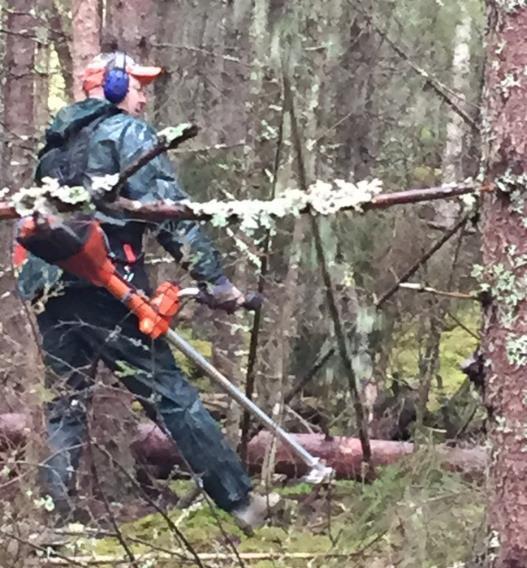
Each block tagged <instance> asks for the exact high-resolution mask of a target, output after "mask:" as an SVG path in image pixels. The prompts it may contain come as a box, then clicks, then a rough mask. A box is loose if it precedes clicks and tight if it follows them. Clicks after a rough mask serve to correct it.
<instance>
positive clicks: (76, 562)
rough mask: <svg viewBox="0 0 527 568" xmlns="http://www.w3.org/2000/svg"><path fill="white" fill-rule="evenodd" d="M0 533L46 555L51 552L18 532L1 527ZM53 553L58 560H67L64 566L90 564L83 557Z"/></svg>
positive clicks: (83, 567)
mask: <svg viewBox="0 0 527 568" xmlns="http://www.w3.org/2000/svg"><path fill="white" fill-rule="evenodd" d="M0 535H2V536H3V537H5V538H9V539H12V540H16V541H17V542H19V543H20V544H24V545H26V546H29V547H30V548H32V549H33V550H38V551H39V552H42V553H44V554H45V555H47V554H48V553H49V550H48V547H45V546H40V545H39V544H35V543H34V542H31V541H29V540H26V539H24V538H21V537H19V536H18V535H16V534H13V533H10V532H9V531H5V530H3V529H0ZM52 554H53V555H54V556H56V557H57V558H55V560H58V561H60V562H66V564H63V566H81V568H85V567H86V566H87V565H88V564H87V563H86V562H85V561H83V560H82V559H75V558H71V557H69V556H65V555H64V554H61V553H60V552H57V551H56V550H54V551H53V553H52ZM49 560H50V558H46V562H48V561H49Z"/></svg>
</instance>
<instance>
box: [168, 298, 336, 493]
mask: <svg viewBox="0 0 527 568" xmlns="http://www.w3.org/2000/svg"><path fill="white" fill-rule="evenodd" d="M198 294H199V290H198V289H197V288H186V289H183V290H181V291H180V297H181V298H184V297H195V296H198ZM165 337H166V338H167V340H168V341H169V342H170V343H171V344H172V345H173V346H174V347H175V348H176V349H178V350H179V351H181V352H182V353H183V354H184V355H185V356H186V357H188V358H189V359H190V360H191V361H192V362H193V363H194V364H195V365H197V366H198V367H199V368H200V369H201V370H202V371H203V372H204V373H205V374H206V375H207V376H208V377H210V378H211V379H212V380H213V381H215V382H216V383H218V384H219V385H220V387H221V388H222V389H223V390H224V391H225V392H226V393H227V394H228V395H229V396H231V397H232V398H233V399H234V400H235V401H236V402H237V403H238V404H240V405H241V406H242V407H243V408H244V409H245V410H247V411H248V412H250V413H251V414H252V415H253V416H254V417H255V418H257V419H258V421H259V422H260V423H261V424H262V425H263V426H264V427H265V428H267V429H268V430H269V431H271V432H273V433H274V434H276V436H277V437H278V438H280V440H281V441H282V442H283V443H284V444H286V445H287V446H288V447H289V448H291V450H292V451H293V452H294V453H295V454H296V455H297V456H298V457H299V458H300V459H301V460H302V461H303V462H304V463H305V464H306V465H307V466H308V467H309V471H308V473H307V474H306V476H305V480H306V481H308V482H309V483H322V482H325V481H328V480H329V479H330V478H331V477H332V475H333V473H334V472H333V469H332V468H330V467H328V466H326V465H325V464H324V463H323V462H322V461H321V460H320V459H319V458H316V457H314V456H312V455H311V454H310V453H309V452H308V451H307V450H306V449H305V448H304V447H302V446H301V445H300V444H299V443H298V442H297V441H296V440H295V439H294V438H293V437H292V436H291V435H290V434H288V433H287V432H286V431H285V430H284V429H283V428H282V427H281V426H279V425H278V424H277V423H276V422H275V421H274V420H273V419H272V418H270V417H269V416H268V415H267V414H266V413H265V412H264V411H263V410H262V409H261V408H259V407H258V406H257V405H256V404H254V402H253V401H252V400H250V399H248V398H247V397H246V396H245V395H244V394H243V393H242V392H241V391H240V390H239V389H238V388H236V387H235V386H234V385H233V384H232V383H231V382H230V381H229V379H227V377H225V376H224V375H222V374H221V373H220V372H219V371H218V369H216V368H215V367H214V366H213V365H211V364H210V363H209V362H208V361H207V359H205V357H203V356H202V355H201V354H200V353H198V352H197V351H196V350H195V349H194V348H193V347H192V346H191V345H190V344H189V343H187V342H186V341H185V340H184V339H183V338H181V337H180V336H179V335H178V334H177V333H176V332H175V331H173V330H172V329H169V330H168V331H167V333H166V335H165Z"/></svg>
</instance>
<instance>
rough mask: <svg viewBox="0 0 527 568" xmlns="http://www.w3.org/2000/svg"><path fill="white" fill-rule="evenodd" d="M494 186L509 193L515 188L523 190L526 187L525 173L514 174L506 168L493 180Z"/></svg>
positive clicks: (526, 174) (526, 178) (526, 177)
mask: <svg viewBox="0 0 527 568" xmlns="http://www.w3.org/2000/svg"><path fill="white" fill-rule="evenodd" d="M495 184H496V187H497V188H498V189H499V190H500V191H503V192H504V193H511V192H513V191H515V190H525V188H526V187H527V173H525V172H524V173H522V174H514V173H512V171H511V170H510V169H508V170H507V171H506V172H505V173H504V174H503V175H501V176H499V177H497V178H496V180H495Z"/></svg>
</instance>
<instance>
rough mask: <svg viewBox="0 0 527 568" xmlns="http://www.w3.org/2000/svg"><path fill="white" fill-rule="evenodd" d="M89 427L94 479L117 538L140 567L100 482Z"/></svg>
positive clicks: (133, 564) (135, 564)
mask: <svg viewBox="0 0 527 568" xmlns="http://www.w3.org/2000/svg"><path fill="white" fill-rule="evenodd" d="M88 422H89V421H88ZM87 428H88V432H87V434H88V455H89V457H90V461H91V474H92V475H93V480H94V482H95V485H96V487H98V488H99V491H100V492H101V496H102V500H103V503H104V508H105V509H106V513H107V515H108V518H109V519H110V523H111V524H112V527H113V530H114V531H115V534H114V536H115V538H117V540H118V541H119V543H120V545H121V546H122V547H123V549H124V551H125V552H126V555H127V556H128V559H129V561H130V563H131V565H132V566H133V567H134V568H138V564H137V559H136V558H135V555H134V553H133V552H132V549H131V548H130V547H129V546H128V543H127V542H126V539H125V538H124V536H123V533H122V532H121V529H120V528H119V525H118V524H117V521H116V520H115V516H114V514H113V513H112V509H111V507H110V503H108V498H107V497H106V492H105V491H104V489H103V487H102V484H101V482H100V479H99V471H98V468H97V465H96V463H95V458H94V455H93V446H92V444H93V439H92V435H91V428H90V426H89V424H88V425H87Z"/></svg>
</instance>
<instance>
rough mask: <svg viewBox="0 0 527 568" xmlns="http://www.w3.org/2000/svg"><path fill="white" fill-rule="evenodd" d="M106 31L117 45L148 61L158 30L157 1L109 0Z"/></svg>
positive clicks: (143, 60)
mask: <svg viewBox="0 0 527 568" xmlns="http://www.w3.org/2000/svg"><path fill="white" fill-rule="evenodd" d="M105 31H106V33H108V34H109V36H111V38H112V39H115V41H116V42H117V47H118V48H119V49H120V50H122V51H125V52H126V53H128V54H130V55H131V56H132V57H134V58H137V59H139V60H140V61H141V62H143V63H144V62H146V61H147V60H148V58H149V56H150V50H151V47H152V39H153V37H154V35H155V31H156V3H155V2H154V1H153V0H127V1H126V2H124V1H123V0H108V2H107V6H106V22H105Z"/></svg>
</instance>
